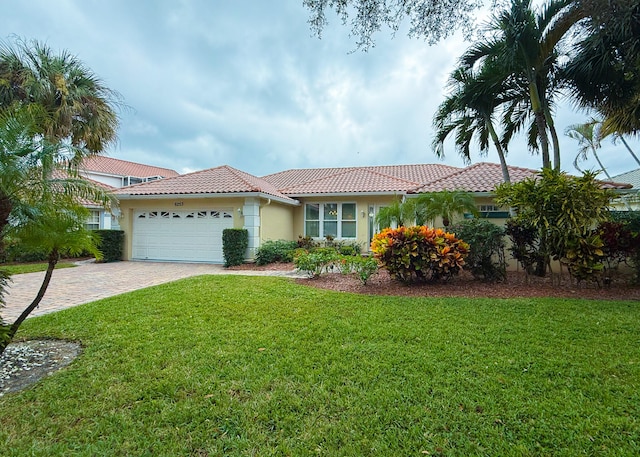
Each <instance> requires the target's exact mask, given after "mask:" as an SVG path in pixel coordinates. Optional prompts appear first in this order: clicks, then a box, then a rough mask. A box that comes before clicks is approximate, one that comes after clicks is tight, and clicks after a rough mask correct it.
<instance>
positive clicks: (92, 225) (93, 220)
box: [84, 210, 100, 230]
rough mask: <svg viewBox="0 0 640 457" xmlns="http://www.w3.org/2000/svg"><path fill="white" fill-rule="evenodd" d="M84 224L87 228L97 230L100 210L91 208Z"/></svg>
mask: <svg viewBox="0 0 640 457" xmlns="http://www.w3.org/2000/svg"><path fill="white" fill-rule="evenodd" d="M84 226H85V228H86V229H87V230H98V229H99V228H100V211H96V210H91V211H90V214H89V217H88V218H87V222H85V224H84Z"/></svg>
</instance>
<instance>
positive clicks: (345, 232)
mask: <svg viewBox="0 0 640 457" xmlns="http://www.w3.org/2000/svg"><path fill="white" fill-rule="evenodd" d="M304 231H305V235H306V236H310V237H312V238H324V237H327V236H330V237H332V238H355V237H356V204H355V203H307V204H306V205H305V207H304Z"/></svg>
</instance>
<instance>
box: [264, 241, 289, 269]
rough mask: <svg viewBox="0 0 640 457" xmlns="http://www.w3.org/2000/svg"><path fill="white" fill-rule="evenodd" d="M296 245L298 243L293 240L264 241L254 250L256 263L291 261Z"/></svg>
mask: <svg viewBox="0 0 640 457" xmlns="http://www.w3.org/2000/svg"><path fill="white" fill-rule="evenodd" d="M297 247H298V243H296V242H295V241H285V240H275V241H274V240H270V241H265V242H264V243H262V246H260V247H259V248H258V250H257V251H256V264H257V265H267V264H269V263H275V262H293V255H294V253H295V250H296V248H297Z"/></svg>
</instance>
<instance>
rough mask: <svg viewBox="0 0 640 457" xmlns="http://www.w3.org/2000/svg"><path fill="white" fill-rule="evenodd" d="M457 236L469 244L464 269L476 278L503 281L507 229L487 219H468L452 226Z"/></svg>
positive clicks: (505, 269)
mask: <svg viewBox="0 0 640 457" xmlns="http://www.w3.org/2000/svg"><path fill="white" fill-rule="evenodd" d="M450 229H451V231H452V232H453V233H455V234H456V236H457V237H458V238H459V239H461V240H464V241H465V242H466V243H468V244H469V254H468V255H467V258H466V259H465V265H464V269H465V270H469V271H471V273H472V274H473V276H474V277H475V278H482V279H484V280H485V281H502V280H504V279H505V277H506V272H507V264H506V261H505V258H504V236H505V230H504V228H502V227H498V226H497V225H496V224H493V223H491V222H489V221H487V220H482V219H468V220H465V221H462V222H459V223H457V224H455V225H454V226H453V227H451V228H450Z"/></svg>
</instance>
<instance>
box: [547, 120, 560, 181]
mask: <svg viewBox="0 0 640 457" xmlns="http://www.w3.org/2000/svg"><path fill="white" fill-rule="evenodd" d="M547 125H548V126H549V132H550V133H551V141H552V143H553V168H554V170H557V171H560V141H559V140H558V132H557V131H556V126H555V124H554V123H553V119H552V118H551V115H550V114H549V115H548V116H547Z"/></svg>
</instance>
